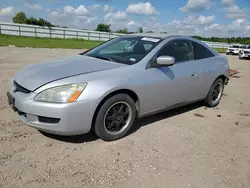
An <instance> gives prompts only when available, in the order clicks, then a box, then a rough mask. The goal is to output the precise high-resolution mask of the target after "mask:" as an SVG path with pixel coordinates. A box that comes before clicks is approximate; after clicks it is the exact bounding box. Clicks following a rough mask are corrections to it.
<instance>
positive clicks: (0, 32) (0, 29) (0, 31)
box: [0, 25, 2, 35]
mask: <svg viewBox="0 0 250 188" xmlns="http://www.w3.org/2000/svg"><path fill="white" fill-rule="evenodd" d="M1 27H2V26H1V25H0V35H1V34H2V28H1Z"/></svg>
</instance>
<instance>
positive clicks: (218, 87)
mask: <svg viewBox="0 0 250 188" xmlns="http://www.w3.org/2000/svg"><path fill="white" fill-rule="evenodd" d="M223 91H224V82H223V80H222V79H221V78H218V79H217V80H215V82H214V83H213V85H212V86H211V88H210V90H209V92H208V95H207V98H206V100H205V103H206V105H207V106H208V107H215V106H217V105H218V104H219V103H220V100H221V97H222V95H223Z"/></svg>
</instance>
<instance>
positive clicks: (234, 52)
mask: <svg viewBox="0 0 250 188" xmlns="http://www.w3.org/2000/svg"><path fill="white" fill-rule="evenodd" d="M226 53H227V54H233V55H237V54H239V51H229V50H227V51H226Z"/></svg>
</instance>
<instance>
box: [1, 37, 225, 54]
mask: <svg viewBox="0 0 250 188" xmlns="http://www.w3.org/2000/svg"><path fill="white" fill-rule="evenodd" d="M100 43H101V42H99V41H90V40H83V39H58V38H40V37H23V36H12V35H0V46H9V45H15V46H19V47H35V48H71V49H89V48H92V47H94V46H96V45H98V44H100ZM215 50H216V51H217V52H219V53H225V52H226V49H224V48H215Z"/></svg>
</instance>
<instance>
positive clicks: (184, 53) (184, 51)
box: [158, 40, 194, 62]
mask: <svg viewBox="0 0 250 188" xmlns="http://www.w3.org/2000/svg"><path fill="white" fill-rule="evenodd" d="M160 56H172V57H174V58H175V62H182V61H190V60H194V53H193V48H192V44H191V42H190V41H188V40H173V41H170V42H168V43H167V44H166V45H165V46H164V47H163V48H162V49H161V51H160V52H159V53H158V57H160Z"/></svg>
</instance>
